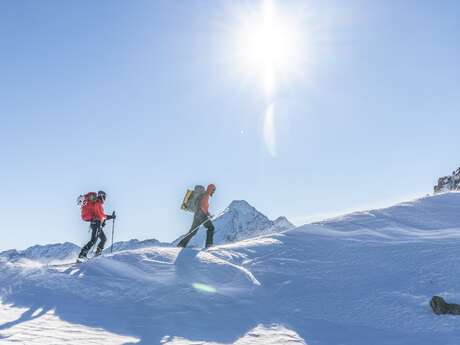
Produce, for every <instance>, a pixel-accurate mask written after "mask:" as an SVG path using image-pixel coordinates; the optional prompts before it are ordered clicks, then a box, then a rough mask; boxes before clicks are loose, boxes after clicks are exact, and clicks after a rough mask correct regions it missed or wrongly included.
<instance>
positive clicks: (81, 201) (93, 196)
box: [77, 192, 97, 222]
mask: <svg viewBox="0 0 460 345" xmlns="http://www.w3.org/2000/svg"><path fill="white" fill-rule="evenodd" d="M96 200H97V193H95V192H89V193H86V194H85V195H80V196H79V197H78V202H77V203H78V205H79V206H80V207H81V219H83V220H84V221H85V222H90V221H92V220H93V218H94V208H95V206H96Z"/></svg>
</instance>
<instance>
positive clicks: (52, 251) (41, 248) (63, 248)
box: [0, 242, 81, 263]
mask: <svg viewBox="0 0 460 345" xmlns="http://www.w3.org/2000/svg"><path fill="white" fill-rule="evenodd" d="M80 249H81V248H80V247H78V246H77V245H75V244H73V243H70V242H65V243H56V244H47V245H36V246H33V247H29V248H27V249H25V250H20V251H18V250H15V249H12V250H7V251H4V252H0V259H4V260H7V261H19V260H23V259H28V260H34V261H38V262H42V263H46V262H51V261H55V260H56V261H62V260H67V259H70V258H76V257H77V255H78V253H79V252H80Z"/></svg>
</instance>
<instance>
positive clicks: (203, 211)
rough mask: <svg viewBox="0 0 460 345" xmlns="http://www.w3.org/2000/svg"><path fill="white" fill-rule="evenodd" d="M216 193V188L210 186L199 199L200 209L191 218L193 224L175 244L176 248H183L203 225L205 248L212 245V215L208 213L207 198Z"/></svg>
mask: <svg viewBox="0 0 460 345" xmlns="http://www.w3.org/2000/svg"><path fill="white" fill-rule="evenodd" d="M215 191H216V186H215V185H213V184H210V185H209V186H208V188H207V189H206V193H204V194H203V196H202V197H201V199H200V207H199V208H198V211H196V213H195V216H194V217H193V224H192V226H191V228H190V231H189V232H188V234H187V235H185V237H184V238H183V239H182V240H181V241H180V242H179V243H178V244H177V246H178V247H183V248H185V247H186V246H187V244H188V243H189V242H190V240H191V239H192V237H193V236H195V234H196V233H197V232H198V228H199V227H200V225H204V227H205V228H206V229H207V232H206V248H209V247H211V246H212V245H213V237H214V225H213V224H212V221H211V219H212V215H211V214H210V213H209V198H210V197H212V196H213V194H214V192H215Z"/></svg>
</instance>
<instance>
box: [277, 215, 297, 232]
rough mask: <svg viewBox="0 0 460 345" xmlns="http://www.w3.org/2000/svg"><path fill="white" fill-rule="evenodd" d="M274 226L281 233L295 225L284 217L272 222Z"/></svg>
mask: <svg viewBox="0 0 460 345" xmlns="http://www.w3.org/2000/svg"><path fill="white" fill-rule="evenodd" d="M273 224H274V226H275V227H276V228H277V229H280V230H281V231H284V230H289V229H293V228H295V225H294V224H292V223H291V222H290V221H289V220H288V219H287V218H286V217H278V218H276V219H275V220H274V221H273Z"/></svg>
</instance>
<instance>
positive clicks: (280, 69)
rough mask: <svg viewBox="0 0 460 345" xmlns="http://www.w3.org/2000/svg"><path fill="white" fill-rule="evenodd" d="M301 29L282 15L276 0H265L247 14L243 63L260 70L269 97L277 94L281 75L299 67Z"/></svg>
mask: <svg viewBox="0 0 460 345" xmlns="http://www.w3.org/2000/svg"><path fill="white" fill-rule="evenodd" d="M297 39H298V30H296V28H295V25H294V23H293V21H290V20H289V17H287V16H286V15H281V14H280V13H279V11H278V10H277V8H276V7H275V3H274V1H273V0H263V1H262V2H261V4H260V7H258V8H257V11H252V12H249V13H246V15H245V18H244V20H242V23H241V25H240V26H239V30H238V33H237V38H236V41H237V56H238V59H239V64H241V66H242V67H243V68H244V69H245V70H246V71H247V72H248V73H250V74H254V73H256V74H257V75H258V76H259V79H260V81H261V82H262V83H263V87H264V90H265V93H266V96H267V97H269V98H272V97H273V95H274V93H275V88H276V80H277V77H278V76H279V75H280V74H282V75H285V74H287V73H290V72H291V71H292V69H293V68H295V67H296V66H294V65H295V55H296V44H295V42H296V40H297Z"/></svg>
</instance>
